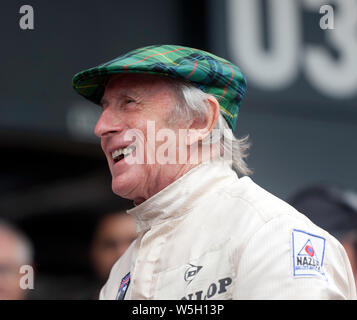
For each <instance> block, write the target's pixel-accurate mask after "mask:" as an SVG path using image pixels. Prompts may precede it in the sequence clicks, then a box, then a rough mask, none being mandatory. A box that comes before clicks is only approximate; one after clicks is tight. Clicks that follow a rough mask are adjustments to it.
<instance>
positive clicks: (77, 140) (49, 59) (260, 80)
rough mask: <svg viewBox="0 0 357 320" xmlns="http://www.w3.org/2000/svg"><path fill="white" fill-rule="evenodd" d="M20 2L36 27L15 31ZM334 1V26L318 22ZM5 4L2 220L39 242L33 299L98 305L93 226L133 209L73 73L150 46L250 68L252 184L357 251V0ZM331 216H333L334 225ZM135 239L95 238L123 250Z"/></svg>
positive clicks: (247, 121)
mask: <svg viewBox="0 0 357 320" xmlns="http://www.w3.org/2000/svg"><path fill="white" fill-rule="evenodd" d="M24 4H28V5H31V6H32V8H33V10H34V29H33V30H22V29H21V28H20V25H19V21H20V19H21V17H22V16H23V13H20V12H19V10H20V8H21V6H22V5H24ZM326 4H329V5H330V6H331V7H332V8H333V9H334V15H333V27H334V29H323V28H321V23H320V22H321V19H324V15H325V14H324V13H320V8H321V6H322V5H326ZM0 10H1V11H0V17H1V18H0V32H1V43H2V46H1V52H0V56H1V63H2V72H1V74H0V84H1V87H0V88H1V91H0V95H1V100H0V110H1V113H0V148H1V159H0V161H1V166H0V219H3V220H4V221H6V222H7V223H11V224H12V225H13V226H16V228H17V229H18V230H19V232H21V233H22V234H23V236H24V237H26V239H27V240H28V242H30V243H31V244H32V247H33V253H34V255H33V259H32V262H31V263H32V264H33V265H34V269H35V289H34V290H30V292H29V295H28V298H31V299H90V298H92V297H94V296H95V293H96V290H97V288H98V287H99V286H100V285H101V283H102V281H103V280H102V279H101V278H100V276H99V274H100V271H98V265H97V264H96V263H95V261H94V260H95V258H94V256H95V254H93V250H94V249H93V248H97V247H96V246H97V245H98V244H95V241H96V240H98V239H99V238H100V236H98V234H101V232H102V231H98V230H99V229H98V228H99V227H98V226H100V223H101V222H100V221H103V220H101V219H104V218H103V217H104V216H105V215H107V214H108V213H114V212H119V211H123V210H125V209H127V208H130V206H131V203H130V202H128V201H126V200H124V199H120V198H118V197H116V196H114V195H113V194H112V192H111V178H110V174H109V170H108V169H107V164H106V160H105V157H104V155H103V154H102V152H101V149H100V145H99V140H98V139H97V138H96V137H95V136H94V134H93V128H94V124H95V122H96V120H97V118H98V116H99V111H100V110H99V108H97V107H96V106H94V105H91V104H90V103H89V102H87V101H84V99H82V98H81V97H79V96H78V95H77V94H76V93H75V92H74V90H73V89H72V85H71V79H72V76H73V75H74V74H75V73H76V72H78V71H81V70H83V69H86V68H89V67H92V66H96V65H98V64H99V63H102V62H105V61H107V60H109V59H112V58H115V57H116V56H118V55H120V54H122V53H124V52H127V51H129V50H131V49H134V48H137V47H141V46H146V45H150V44H181V45H186V46H191V47H195V48H199V49H203V50H207V51H210V52H213V53H215V54H217V55H219V56H222V57H224V58H227V59H229V60H231V61H233V62H234V63H236V64H237V65H238V66H239V67H240V68H241V70H242V71H243V73H244V74H245V76H246V78H247V81H248V90H247V94H246V97H245V99H244V101H243V105H242V107H241V111H240V114H239V118H238V125H237V131H236V134H237V135H238V136H239V137H242V136H245V135H247V134H249V135H250V139H251V142H252V147H251V151H250V157H249V159H248V164H249V166H250V167H251V168H252V169H253V171H254V174H253V175H252V179H253V180H254V181H255V182H256V183H258V184H259V185H261V186H262V187H264V188H265V189H267V190H268V191H270V192H272V193H273V194H275V195H277V196H278V197H280V198H282V199H284V200H287V201H289V202H291V203H293V204H294V205H296V206H298V205H301V207H300V210H301V211H303V212H304V213H305V214H306V215H308V216H310V218H311V219H312V220H313V221H314V222H316V223H317V224H319V225H321V226H323V227H324V228H327V229H328V231H330V232H331V233H333V234H334V235H335V236H336V237H338V238H339V239H345V238H346V236H345V234H347V233H348V239H351V243H352V252H356V245H355V244H356V241H355V238H354V237H353V234H355V228H356V219H357V213H356V212H357V201H356V194H355V190H357V170H356V164H357V148H356V140H357V0H338V1H337V0H336V1H332V0H324V1H320V0H195V1H188V0H152V1H145V0H131V1H124V0H102V1H94V0H86V1H82V0H77V1H45V0H38V1H31V0H30V1H27V2H26V3H24V2H23V1H16V0H3V1H2V5H1V9H0ZM325 13H327V12H325ZM329 23H331V19H330V21H329ZM311 186H318V187H317V188H319V187H321V188H322V189H324V190H325V189H328V190H330V189H329V188H330V187H331V188H333V190H337V191H334V192H333V194H334V195H335V197H332V196H330V193H326V194H327V195H326V197H325V198H324V196H321V193H317V194H318V195H317V196H316V198H314V199H318V200H316V201H317V202H316V201H315V202H314V205H312V204H311V203H310V202H308V204H306V205H305V202H304V205H302V204H301V203H302V200H301V199H302V197H300V198H299V201H300V200H301V201H300V202H299V201H297V200H296V199H297V198H296V197H297V195H298V194H300V193H301V192H305V191H306V190H305V189H306V188H310V187H311ZM308 190H310V189H308ZM313 190H315V189H313ZM305 194H306V193H305ZM311 194H313V195H315V193H313V192H312V193H309V192H308V195H311ZM336 194H338V196H336ZM346 194H348V195H349V196H346ZM300 195H301V194H300ZM304 199H305V198H304ZM321 199H322V200H321ZM331 199H332V200H331ZM295 201H296V202H295ZM319 201H320V202H322V203H323V205H321V203H320V202H319ZM312 202H313V201H312ZM316 203H317V204H316ZM326 203H330V204H331V203H332V204H331V206H330V207H329V208H330V209H326V207H324V205H325V204H326ZM336 208H337V209H336ZM326 212H329V213H328V214H329V217H332V216H338V218H336V219H335V220H334V219H332V218H331V219H332V220H331V219H329V221H330V220H331V221H333V222H331V225H324V222H325V221H326V217H325V216H324V214H326V215H327V213H326ZM341 212H342V213H341ZM123 223H124V222H123ZM125 223H126V222H125ZM128 223H130V222H128ZM105 225H108V223H107V224H105V223H104V222H103V224H102V227H103V228H104V229H105V228H106V226H105ZM109 225H112V224H111V223H109ZM130 228H131V227H130ZM130 228H129V227H128V228H125V230H129V229H130ZM334 228H335V229H334ZM104 229H103V230H104ZM336 229H338V230H337V231H336ZM105 230H107V229H105ZM130 230H131V229H130ZM335 231H336V232H335ZM103 232H104V231H103ZM110 232H111V231H108V232H107V233H105V234H106V235H108V234H110ZM334 232H335V233H334ZM8 233H9V232H8ZM119 233H120V232H119V231H118V234H119ZM103 237H104V238H105V236H103ZM108 237H109V238H110V236H108ZM113 237H114V238H115V236H113ZM131 237H134V235H132V234H127V235H124V236H123V239H124V240H123V239H119V240H118V239H116V240H115V239H109V238H108V239H106V240H105V239H104V240H103V239H102V238H100V239H102V240H103V241H104V242H100V241H102V240H98V241H99V243H102V245H103V246H104V247H105V246H106V248H107V249H108V250H109V251H110V250H112V253H113V255H115V254H116V255H120V252H121V249H119V247H120V245H122V244H125V243H126V241H128V239H131ZM0 240H1V237H0ZM105 241H106V242H105ZM341 241H342V240H341ZM4 243H5V242H4ZM119 243H120V245H119ZM110 248H111V249H110ZM103 250H104V249H103ZM4 252H5V251H4ZM114 252H115V253H114ZM0 258H1V256H0ZM109 260H110V259H109ZM0 267H1V259H0ZM3 269H4V268H3ZM1 270H2V269H1V268H0V273H1V272H3V273H4V271H1ZM104 273H105V272H104ZM102 274H103V272H102ZM0 276H1V274H0ZM4 290H5V289H4ZM0 293H1V285H0Z"/></svg>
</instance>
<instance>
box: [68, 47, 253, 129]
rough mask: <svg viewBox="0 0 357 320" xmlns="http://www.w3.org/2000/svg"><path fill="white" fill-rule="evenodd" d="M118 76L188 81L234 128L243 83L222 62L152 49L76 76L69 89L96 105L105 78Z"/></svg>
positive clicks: (196, 53)
mask: <svg viewBox="0 0 357 320" xmlns="http://www.w3.org/2000/svg"><path fill="white" fill-rule="evenodd" d="M118 73H147V74H154V75H155V74H158V75H164V76H169V77H173V78H178V79H181V80H185V81H189V82H190V83H191V84H193V85H194V86H196V87H198V88H199V89H201V90H202V91H204V92H206V93H208V94H211V95H213V96H215V97H216V99H217V100H218V102H219V104H220V108H221V112H222V114H223V116H224V117H225V119H226V120H227V122H228V123H229V125H230V126H231V128H232V129H233V130H234V128H235V125H236V120H237V116H238V111H239V106H240V103H241V100H242V98H243V95H244V93H245V88H246V80H245V78H244V76H243V74H242V73H241V71H240V70H239V68H238V67H237V66H235V65H234V64H232V63H231V62H229V61H227V60H225V59H223V58H220V57H217V56H215V55H213V54H211V53H209V52H205V51H202V50H198V49H193V48H188V47H183V46H175V45H153V46H148V47H144V48H140V49H136V50H133V51H130V52H128V53H127V54H124V55H122V56H119V57H118V58H116V59H114V60H111V61H109V62H106V63H103V64H101V65H99V66H97V67H94V68H91V69H88V70H85V71H82V72H79V73H77V74H76V75H75V76H74V77H73V87H74V89H75V90H76V91H77V92H78V93H79V94H80V95H82V96H83V97H85V98H87V99H88V100H90V101H92V102H94V103H96V104H99V103H100V101H101V99H102V97H103V94H104V90H105V85H106V83H107V81H108V79H109V77H110V76H111V75H114V74H118Z"/></svg>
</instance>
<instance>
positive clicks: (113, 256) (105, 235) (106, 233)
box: [91, 211, 137, 299]
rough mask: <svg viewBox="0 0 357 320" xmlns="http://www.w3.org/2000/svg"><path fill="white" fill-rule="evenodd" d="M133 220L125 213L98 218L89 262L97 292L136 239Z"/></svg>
mask: <svg viewBox="0 0 357 320" xmlns="http://www.w3.org/2000/svg"><path fill="white" fill-rule="evenodd" d="M136 236H137V234H136V225H135V219H134V218H133V217H132V216H130V215H128V214H127V213H126V211H112V212H109V213H107V214H105V215H103V216H101V217H100V218H99V221H98V223H97V226H96V228H95V232H94V235H93V240H92V244H91V260H92V264H93V268H94V271H95V274H96V276H97V280H98V291H97V292H94V293H93V297H92V298H94V299H98V297H99V291H100V289H101V287H102V286H103V285H104V283H105V281H107V279H108V277H109V274H110V270H111V268H112V267H113V265H114V263H115V262H116V261H117V260H118V259H119V258H120V257H121V256H122V255H123V254H124V252H125V251H126V249H127V248H128V247H129V245H130V244H131V243H132V242H133V241H134V240H135V239H136Z"/></svg>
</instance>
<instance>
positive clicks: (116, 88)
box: [95, 74, 188, 204]
mask: <svg viewBox="0 0 357 320" xmlns="http://www.w3.org/2000/svg"><path fill="white" fill-rule="evenodd" d="M175 103H176V95H175V93H174V91H173V89H172V87H171V86H170V85H168V84H167V82H165V80H164V79H162V78H160V77H157V76H151V75H141V74H130V75H120V76H114V77H113V78H111V80H110V81H109V82H108V84H107V86H106V88H105V93H104V96H103V98H102V107H103V112H102V114H101V116H100V118H99V120H98V122H97V125H96V127H95V134H96V135H97V136H98V137H100V138H101V146H102V149H103V151H104V153H105V156H106V158H107V161H108V164H109V168H110V172H111V174H112V189H113V191H114V193H116V194H117V195H119V196H121V197H123V198H127V199H132V200H134V201H135V202H136V203H137V204H138V203H141V202H142V201H144V200H146V199H148V198H150V197H151V196H152V195H153V194H155V193H157V192H159V191H160V190H161V189H163V188H165V187H166V186H167V185H169V184H170V183H171V182H173V181H174V180H176V179H177V178H178V177H179V176H181V175H182V174H184V173H185V172H187V171H188V168H183V165H179V164H159V163H157V161H153V163H148V162H149V161H148V159H147V154H148V152H147V151H148V150H150V149H153V148H155V149H157V147H159V145H160V144H159V143H158V142H156V141H152V139H150V137H148V130H147V129H148V125H149V126H150V123H151V124H154V126H155V132H158V131H159V130H160V129H163V128H168V127H169V126H168V121H167V119H168V116H169V115H170V112H171V111H172V110H173V108H174V106H175ZM148 121H149V122H148ZM181 128H182V124H181ZM170 129H171V130H173V131H174V132H178V129H179V128H178V127H175V125H171V126H170ZM133 130H135V131H136V132H139V134H138V135H137V137H138V136H140V139H134V138H133V137H132V136H131V135H128V133H129V132H132V131H133ZM150 130H151V128H149V131H150ZM135 140H137V141H135ZM139 140H140V143H139ZM155 140H156V139H155ZM175 142H176V141H175ZM133 145H134V146H135V147H132V146H133ZM139 153H141V154H143V155H144V163H143V164H137V163H136V164H132V163H130V161H129V160H130V159H131V158H133V157H135V156H137V155H138V154H139ZM123 154H126V157H125V158H124V156H123Z"/></svg>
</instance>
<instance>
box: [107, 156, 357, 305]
mask: <svg viewBox="0 0 357 320" xmlns="http://www.w3.org/2000/svg"><path fill="white" fill-rule="evenodd" d="M128 213H129V214H131V215H133V216H134V217H135V218H136V220H137V231H138V234H139V236H138V238H137V240H135V241H134V242H133V243H132V244H131V246H130V247H129V248H128V250H127V251H126V252H125V254H124V255H123V256H122V257H121V258H120V259H119V260H118V261H117V263H116V264H115V265H114V266H113V268H112V271H111V274H110V277H109V279H108V281H107V283H106V284H105V286H104V287H103V288H102V290H101V293H100V299H123V298H124V299H174V300H176V299H187V300H200V299H216V300H217V299H356V288H355V283H354V279H353V275H352V271H351V266H350V263H349V260H348V257H347V255H346V252H345V250H344V249H343V247H342V245H341V244H340V243H339V242H338V241H337V240H336V239H335V238H333V237H332V236H331V235H330V234H329V233H327V232H326V231H324V230H322V229H321V228H319V227H318V226H316V225H315V224H313V223H312V222H311V221H310V220H309V219H308V218H307V217H306V216H304V215H303V214H301V213H299V212H298V211H296V210H295V209H294V208H293V207H291V206H290V205H289V204H287V203H286V202H284V201H282V200H280V199H278V198H277V197H275V196H273V195H272V194H270V193H269V192H267V191H265V190H264V189H262V188H261V187H259V186H258V185H256V184H255V183H254V182H253V181H252V180H251V179H250V178H249V177H243V178H239V179H238V177H237V175H236V173H235V172H234V171H233V170H232V169H231V168H230V166H229V165H227V164H226V163H224V162H223V161H212V162H207V163H203V164H201V165H199V166H198V167H195V168H194V169H192V170H191V171H189V172H188V173H187V174H186V175H184V176H183V177H181V178H180V179H178V180H176V181H175V182H174V183H172V184H170V185H169V186H168V187H166V188H165V189H163V190H161V191H160V192H159V193H157V194H156V195H154V196H153V197H151V198H149V199H148V200H146V201H145V202H143V203H142V204H140V205H138V206H136V207H135V208H133V209H131V210H129V211H128Z"/></svg>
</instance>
